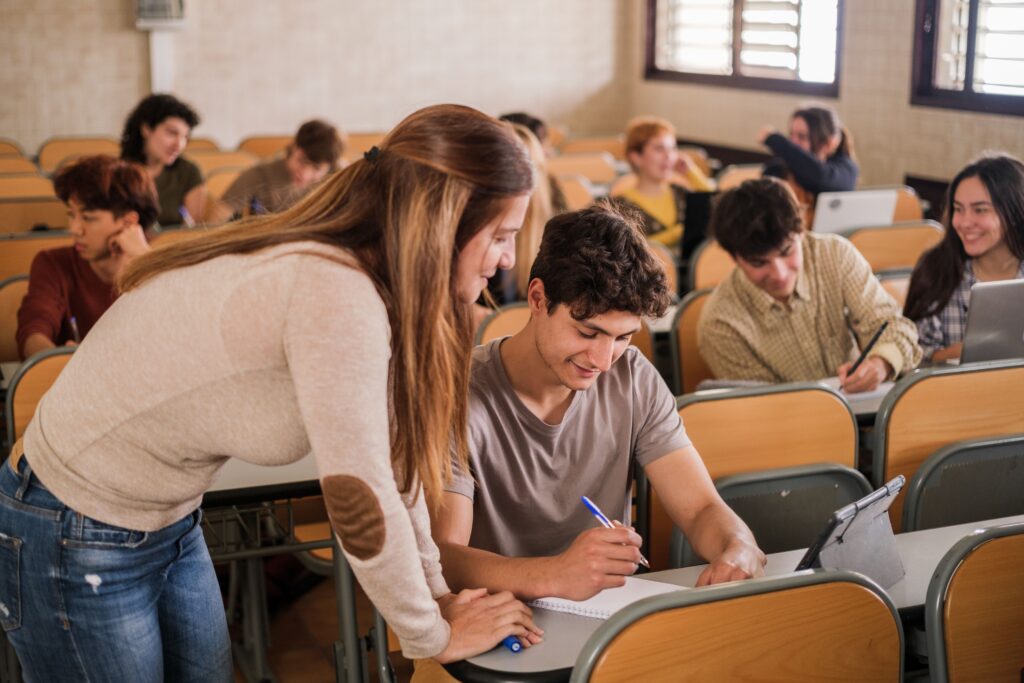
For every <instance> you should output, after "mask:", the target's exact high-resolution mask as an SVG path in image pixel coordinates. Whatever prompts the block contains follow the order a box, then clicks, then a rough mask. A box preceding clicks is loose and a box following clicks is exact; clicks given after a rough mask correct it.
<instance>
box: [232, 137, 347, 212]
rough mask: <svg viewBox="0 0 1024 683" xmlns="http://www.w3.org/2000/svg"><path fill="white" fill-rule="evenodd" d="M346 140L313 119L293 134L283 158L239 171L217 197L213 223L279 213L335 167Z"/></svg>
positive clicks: (338, 162)
mask: <svg viewBox="0 0 1024 683" xmlns="http://www.w3.org/2000/svg"><path fill="white" fill-rule="evenodd" d="M344 153H345V143H344V141H343V139H342V137H341V135H340V134H339V133H338V129H337V128H335V127H334V126H332V125H331V124H329V123H327V122H325V121H321V120H319V119H313V120H311V121H306V122H305V123H303V124H302V125H301V126H299V130H298V131H297V132H296V133H295V139H294V140H293V141H292V142H291V144H289V145H288V149H287V151H286V153H285V156H284V158H282V159H272V160H270V161H265V162H263V163H261V164H257V165H256V166H253V167H252V168H248V169H246V170H245V171H242V173H241V174H239V176H238V178H236V179H235V182H233V183H231V187H229V188H228V189H227V191H226V192H225V193H224V196H222V197H221V198H220V206H218V209H219V211H218V214H219V215H218V216H217V218H216V219H215V222H220V221H222V220H226V219H227V218H230V217H231V216H232V215H242V214H243V213H245V212H246V211H249V212H250V213H255V214H260V213H278V212H280V211H283V210H284V209H287V208H288V207H290V206H291V205H292V204H294V203H295V202H297V201H298V200H299V199H301V198H302V197H304V196H305V195H306V194H307V193H308V192H309V191H310V190H312V189H313V187H314V186H315V185H316V184H317V183H319V182H320V181H321V180H323V179H324V178H325V177H326V176H327V174H328V173H333V172H334V171H336V170H338V167H339V165H340V163H341V157H342V155H343V154H344Z"/></svg>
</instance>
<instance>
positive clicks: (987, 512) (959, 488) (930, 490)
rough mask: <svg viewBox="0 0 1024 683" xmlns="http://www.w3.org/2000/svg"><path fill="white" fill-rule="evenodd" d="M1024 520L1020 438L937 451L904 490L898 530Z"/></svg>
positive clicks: (977, 441) (967, 443)
mask: <svg viewBox="0 0 1024 683" xmlns="http://www.w3.org/2000/svg"><path fill="white" fill-rule="evenodd" d="M1011 515H1024V434H1016V435H1014V436H999V437H995V438H984V439H970V440H967V441H960V442H958V443H955V444H951V445H949V446H946V447H944V448H940V449H939V450H938V451H937V452H936V453H935V454H934V455H932V456H931V457H930V458H928V459H927V460H925V461H924V464H922V465H921V467H920V469H918V470H917V472H915V473H914V476H913V478H912V479H911V480H910V483H909V484H908V485H907V500H906V504H905V505H904V506H903V530H904V531H917V530H918V529H934V528H935V527H941V526H953V525H954V524H966V523H967V522H981V521H984V520H986V519H997V518H999V517H1009V516H1011Z"/></svg>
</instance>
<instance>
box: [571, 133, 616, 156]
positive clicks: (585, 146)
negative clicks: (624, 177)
mask: <svg viewBox="0 0 1024 683" xmlns="http://www.w3.org/2000/svg"><path fill="white" fill-rule="evenodd" d="M558 151H559V152H561V153H562V154H593V153H595V152H607V153H608V154H611V155H612V156H613V157H615V158H616V159H618V160H620V161H622V160H624V159H625V158H626V139H625V138H624V137H623V136H622V135H607V136H604V137H593V138H575V139H573V140H569V141H568V142H565V143H563V144H562V146H561V147H559V148H558Z"/></svg>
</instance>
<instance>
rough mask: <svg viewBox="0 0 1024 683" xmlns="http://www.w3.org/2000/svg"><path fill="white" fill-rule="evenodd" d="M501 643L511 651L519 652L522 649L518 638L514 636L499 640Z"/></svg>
mask: <svg viewBox="0 0 1024 683" xmlns="http://www.w3.org/2000/svg"><path fill="white" fill-rule="evenodd" d="M501 644H502V645H504V646H505V647H507V648H508V649H509V650H510V651H512V652H519V651H520V650H522V649H523V644H522V643H520V642H519V639H518V638H516V637H515V636H509V637H508V638H506V639H505V640H503V641H501Z"/></svg>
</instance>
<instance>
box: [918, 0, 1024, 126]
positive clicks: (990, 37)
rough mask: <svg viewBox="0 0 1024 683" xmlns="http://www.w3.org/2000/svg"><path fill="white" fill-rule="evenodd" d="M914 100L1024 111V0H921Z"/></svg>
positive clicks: (971, 107)
mask: <svg viewBox="0 0 1024 683" xmlns="http://www.w3.org/2000/svg"><path fill="white" fill-rule="evenodd" d="M914 43H915V44H914V89H913V95H912V97H911V102H912V103H913V104H923V105H929V106H938V107H951V108H955V109H971V110H975V111H985V112H992V113H1001V114H1017V115H1024V0H918V2H917V24H916V30H915V38H914Z"/></svg>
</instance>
